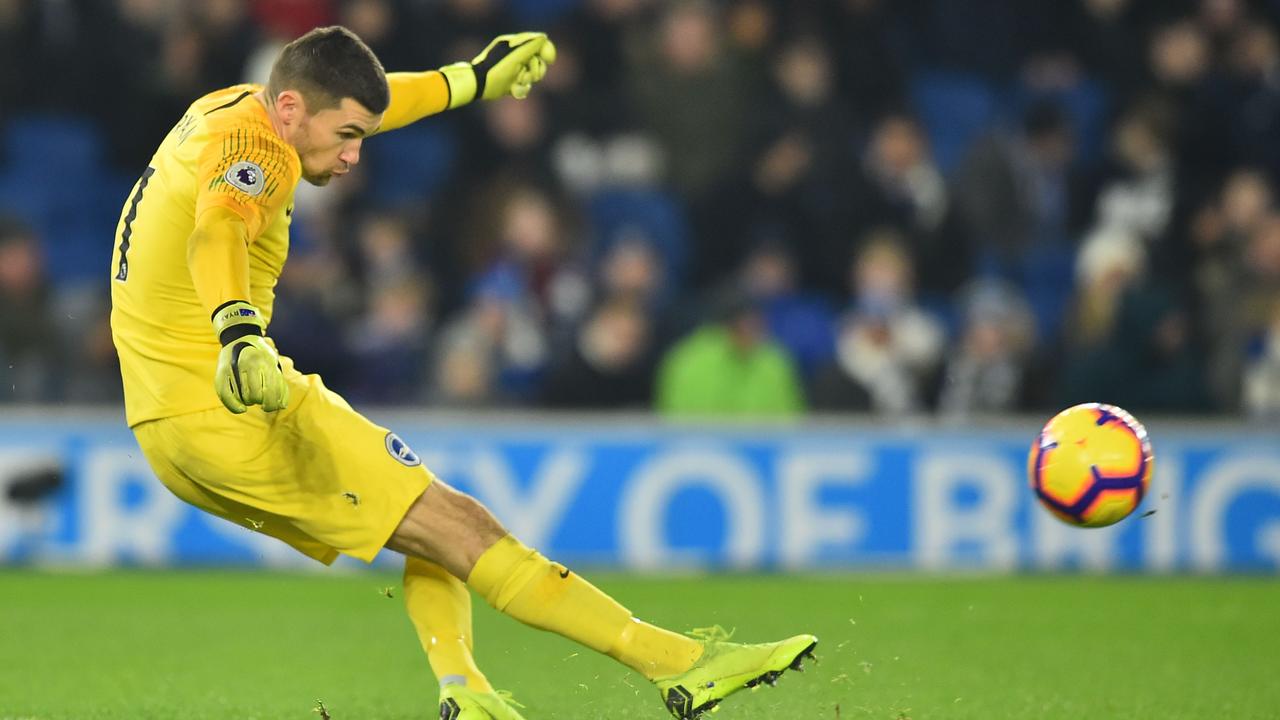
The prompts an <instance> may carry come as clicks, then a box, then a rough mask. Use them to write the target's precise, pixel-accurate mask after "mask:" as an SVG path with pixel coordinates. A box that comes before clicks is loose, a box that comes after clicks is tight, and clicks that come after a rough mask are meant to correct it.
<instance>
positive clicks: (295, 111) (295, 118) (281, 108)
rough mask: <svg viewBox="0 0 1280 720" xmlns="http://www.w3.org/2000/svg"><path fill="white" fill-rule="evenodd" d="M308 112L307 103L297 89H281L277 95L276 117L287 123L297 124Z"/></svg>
mask: <svg viewBox="0 0 1280 720" xmlns="http://www.w3.org/2000/svg"><path fill="white" fill-rule="evenodd" d="M306 113H307V103H306V101H305V100H303V98H302V93H300V92H298V91H297V90H281V91H280V94H279V95H276V117H278V118H280V122H282V123H284V124H285V125H289V126H292V125H295V124H297V123H298V122H299V121H301V120H302V117H303V116H304V115H306Z"/></svg>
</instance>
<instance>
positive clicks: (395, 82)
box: [378, 32, 556, 132]
mask: <svg viewBox="0 0 1280 720" xmlns="http://www.w3.org/2000/svg"><path fill="white" fill-rule="evenodd" d="M555 60H556V46H555V44H554V43H552V42H551V40H550V39H549V38H548V37H547V36H546V34H545V33H540V32H524V33H515V34H513V35H499V36H498V37H496V38H494V40H493V42H490V43H489V45H488V47H486V48H485V49H484V51H483V52H481V53H480V54H479V55H477V56H475V58H473V59H472V60H471V61H470V62H465V61H463V62H456V63H453V64H452V65H446V66H444V67H442V68H440V69H439V70H429V71H427V72H420V73H409V72H395V73H387V85H388V86H389V87H390V90H391V104H390V105H389V106H388V107H387V111H386V113H385V114H384V116H383V119H382V127H380V128H379V129H378V132H386V131H388V130H395V129H396V128H401V127H404V126H405V125H408V124H410V123H413V122H417V121H418V120H421V119H422V118H424V117H427V116H428V115H434V114H436V113H438V112H442V111H444V110H452V109H454V108H457V107H462V106H463V105H466V104H468V103H470V102H472V101H473V100H475V99H476V98H481V99H484V100H496V99H498V98H501V97H506V96H508V95H510V96H511V97H514V98H518V99H523V98H525V97H527V96H528V95H529V90H530V89H531V88H532V87H533V84H534V83H536V82H538V81H539V80H541V79H542V77H543V76H544V75H546V73H547V66H548V65H550V64H551V63H553V62H555Z"/></svg>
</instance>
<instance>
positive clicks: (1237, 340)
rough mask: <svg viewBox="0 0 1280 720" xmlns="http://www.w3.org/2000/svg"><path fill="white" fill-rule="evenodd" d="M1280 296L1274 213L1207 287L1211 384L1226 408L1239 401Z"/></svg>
mask: <svg viewBox="0 0 1280 720" xmlns="http://www.w3.org/2000/svg"><path fill="white" fill-rule="evenodd" d="M1277 298H1280V215H1277V214H1274V213H1270V214H1268V216H1267V218H1266V219H1265V220H1264V221H1262V222H1261V223H1259V224H1258V225H1257V227H1256V228H1255V229H1254V230H1253V232H1252V233H1251V234H1250V235H1249V236H1248V238H1247V239H1246V241H1245V243H1244V244H1243V245H1241V246H1239V248H1238V249H1237V251H1236V252H1234V253H1233V254H1232V258H1231V261H1230V264H1229V265H1228V266H1227V274H1226V276H1225V277H1224V278H1223V279H1222V282H1220V283H1219V284H1217V285H1216V286H1215V288H1214V289H1213V290H1212V291H1210V292H1208V293H1206V294H1205V296H1204V302H1205V305H1206V308H1207V312H1208V316H1207V321H1206V326H1207V327H1208V328H1209V331H1210V336H1209V337H1210V343H1211V347H1212V348H1213V353H1212V355H1211V358H1210V362H1209V367H1210V368H1212V373H1211V377H1210V387H1211V388H1212V390H1213V392H1214V396H1215V399H1216V400H1217V401H1218V403H1219V404H1220V405H1222V406H1224V407H1225V408H1228V409H1232V410H1234V409H1236V408H1238V407H1239V404H1240V383H1241V377H1242V372H1243V369H1244V366H1245V362H1246V358H1247V357H1248V356H1249V354H1250V347H1251V346H1252V347H1257V346H1258V344H1259V341H1260V338H1262V337H1263V336H1265V334H1266V333H1267V332H1268V330H1269V328H1270V326H1271V319H1272V315H1273V308H1274V307H1275V304H1276V302H1277Z"/></svg>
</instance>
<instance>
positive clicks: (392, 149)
mask: <svg viewBox="0 0 1280 720" xmlns="http://www.w3.org/2000/svg"><path fill="white" fill-rule="evenodd" d="M456 148H457V143H456V141H455V138H454V133H453V128H452V126H450V125H449V123H448V122H444V121H441V122H431V123H417V124H415V125H410V126H409V127H406V128H401V129H399V130H397V131H395V132H393V133H387V134H385V135H378V136H377V137H374V138H371V139H369V140H368V141H367V142H366V143H365V144H364V148H363V162H365V163H367V165H368V168H369V195H370V196H371V197H374V198H377V199H378V201H379V202H381V203H385V204H387V205H403V204H407V203H413V202H421V201H423V200H425V199H427V198H429V197H430V196H431V195H433V194H435V192H436V191H437V190H439V189H440V186H441V185H442V184H443V183H444V181H445V180H446V179H447V178H448V177H449V172H450V170H451V169H452V168H453V162H454V159H455V157H456V155H457V150H456Z"/></svg>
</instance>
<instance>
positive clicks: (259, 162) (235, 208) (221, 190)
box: [195, 127, 301, 242]
mask: <svg viewBox="0 0 1280 720" xmlns="http://www.w3.org/2000/svg"><path fill="white" fill-rule="evenodd" d="M300 174H301V167H300V166H299V163H298V159H297V155H296V154H295V153H294V151H293V148H291V147H289V145H288V144H286V143H285V142H284V141H283V140H281V139H280V138H279V137H278V136H276V135H275V134H274V133H272V132H270V130H269V129H267V128H257V127H240V128H231V129H229V130H227V131H226V132H223V133H221V134H220V135H219V136H216V137H213V138H210V140H209V142H208V144H207V145H206V146H205V148H204V151H203V152H202V153H201V155H200V159H199V161H198V166H197V168H196V188H197V189H196V212H195V217H196V221H197V222H199V219H200V216H201V215H202V214H204V212H205V211H206V210H208V209H209V208H212V207H225V208H227V209H229V210H231V211H232V212H234V213H235V214H236V215H239V216H240V217H241V218H242V219H243V220H244V223H245V225H246V226H247V227H248V229H249V242H253V241H254V240H255V239H257V237H258V235H259V234H260V233H261V232H262V230H263V229H264V228H265V227H266V226H267V223H268V221H269V220H270V218H272V217H273V216H275V214H276V213H279V212H281V210H282V209H283V207H284V205H285V203H287V202H288V199H289V197H290V195H291V193H290V189H291V188H293V186H294V185H296V184H297V183H298V179H299V175H300Z"/></svg>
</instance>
